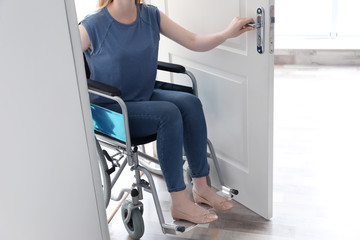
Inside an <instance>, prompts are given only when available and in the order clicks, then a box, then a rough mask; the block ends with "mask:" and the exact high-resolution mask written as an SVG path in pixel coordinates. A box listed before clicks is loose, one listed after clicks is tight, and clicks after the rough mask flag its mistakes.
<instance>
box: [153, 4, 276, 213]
mask: <svg viewBox="0 0 360 240" xmlns="http://www.w3.org/2000/svg"><path fill="white" fill-rule="evenodd" d="M153 3H154V4H156V5H158V7H159V8H160V10H162V11H163V12H165V13H166V14H167V15H168V16H169V17H170V18H172V19H173V20H174V21H175V22H177V23H178V24H180V25H181V26H183V27H185V28H187V29H188V30H190V31H193V32H195V33H212V32H216V31H221V30H222V29H224V28H225V27H227V25H228V24H229V23H230V22H231V20H232V18H233V17H235V16H241V17H246V16H249V17H253V18H254V19H255V18H256V10H257V8H259V7H263V8H264V10H265V17H266V22H265V35H266V36H265V39H266V40H265V43H266V44H265V51H264V53H263V54H259V53H258V52H257V49H256V31H252V32H249V33H246V34H243V35H242V36H240V37H238V38H234V39H229V40H227V41H226V42H225V43H223V44H222V45H220V46H218V47H217V48H215V49H213V50H211V51H208V52H204V53H197V52H192V51H190V50H188V49H185V48H184V47H182V46H179V45H178V44H176V43H174V42H172V41H170V40H168V39H166V38H165V37H162V38H161V46H160V54H159V56H160V59H161V60H165V61H170V62H174V63H179V64H183V65H184V66H186V68H187V69H188V70H190V71H191V72H192V73H193V74H194V75H195V77H196V78H197V80H198V85H199V97H200V99H201V101H202V103H203V107H204V111H205V115H206V120H207V125H208V135H209V139H210V140H211V141H212V143H213V145H214V147H215V150H216V152H217V156H218V158H219V161H220V162H219V164H220V167H221V170H222V173H223V177H224V180H225V183H226V184H227V185H229V186H230V187H233V188H236V189H238V190H239V195H238V196H236V197H235V200H237V201H239V202H240V203H242V204H244V205H245V206H247V207H248V208H250V209H252V210H253V211H255V212H257V213H258V214H260V215H261V216H263V217H265V218H267V219H269V218H271V216H272V137H273V133H272V130H273V128H272V125H273V71H274V70H273V55H272V53H271V52H270V51H269V49H270V48H269V29H270V28H269V26H270V25H269V24H270V17H269V16H270V14H269V13H270V5H271V4H273V1H268V0H228V1H225V2H223V1H219V0H197V1H192V0H181V1H174V0H173V1H168V0H162V1H153ZM170 81H174V82H183V81H185V80H184V79H183V77H181V76H180V77H179V76H178V75H172V76H171V79H170ZM210 164H212V163H211V162H210ZM211 169H215V168H214V167H212V168H211ZM211 179H212V182H213V183H214V186H215V187H218V188H219V187H220V185H219V182H218V181H217V176H216V174H215V171H212V172H211Z"/></svg>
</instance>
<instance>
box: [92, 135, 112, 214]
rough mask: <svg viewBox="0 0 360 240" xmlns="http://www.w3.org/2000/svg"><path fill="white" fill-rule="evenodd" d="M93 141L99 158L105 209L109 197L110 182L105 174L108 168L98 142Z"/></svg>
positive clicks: (107, 174) (108, 176)
mask: <svg viewBox="0 0 360 240" xmlns="http://www.w3.org/2000/svg"><path fill="white" fill-rule="evenodd" d="M95 141H96V148H97V152H98V156H99V157H98V159H99V168H100V177H101V183H102V187H103V192H104V202H105V207H107V206H108V205H109V202H110V197H111V180H110V175H109V173H108V172H107V171H108V169H109V168H108V165H107V162H106V159H105V157H104V154H103V151H102V149H101V147H100V144H99V142H98V141H97V140H95Z"/></svg>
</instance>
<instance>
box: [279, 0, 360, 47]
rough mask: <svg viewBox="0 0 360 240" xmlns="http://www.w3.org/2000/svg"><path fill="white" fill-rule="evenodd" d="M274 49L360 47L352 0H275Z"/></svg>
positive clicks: (355, 10) (353, 0)
mask: <svg viewBox="0 0 360 240" xmlns="http://www.w3.org/2000/svg"><path fill="white" fill-rule="evenodd" d="M275 6H276V7H275V12H276V24H275V33H276V41H275V46H276V48H277V49H360V28H359V27H356V24H357V22H359V20H358V10H359V8H360V2H359V1H355V0H315V1H314V0H301V1H299V0H276V1H275Z"/></svg>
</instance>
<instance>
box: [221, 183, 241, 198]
mask: <svg viewBox="0 0 360 240" xmlns="http://www.w3.org/2000/svg"><path fill="white" fill-rule="evenodd" d="M217 194H219V195H220V196H223V197H226V198H233V197H234V195H238V194H239V191H238V190H236V189H233V188H229V187H226V186H222V188H221V190H220V191H218V192H217Z"/></svg>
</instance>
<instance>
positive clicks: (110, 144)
mask: <svg viewBox="0 0 360 240" xmlns="http://www.w3.org/2000/svg"><path fill="white" fill-rule="evenodd" d="M84 61H85V68H86V75H87V78H88V79H87V82H88V91H89V93H91V94H96V95H98V96H101V97H104V98H107V99H111V100H113V101H114V102H117V103H118V104H119V105H120V107H121V110H122V114H119V113H117V112H113V111H111V110H108V109H105V108H103V107H100V106H96V105H94V104H91V112H92V118H93V125H94V132H95V137H96V144H97V149H98V153H99V167H100V171H101V177H102V185H103V191H104V200H105V204H106V207H107V206H108V204H109V202H110V199H111V200H114V201H120V200H121V199H122V198H123V196H124V194H125V193H126V192H127V193H129V194H130V195H131V200H126V201H125V202H124V203H123V204H122V206H121V215H122V219H123V223H124V226H125V228H126V230H127V232H128V233H129V236H130V237H132V238H133V239H139V238H141V237H142V236H143V234H144V231H145V228H144V221H143V218H142V214H143V212H144V207H143V204H142V202H141V200H142V199H143V191H146V192H149V193H151V194H152V197H153V201H154V204H155V207H156V212H157V215H158V220H159V223H160V226H161V228H162V232H163V233H164V234H177V233H181V232H184V231H185V230H186V228H187V227H189V226H193V225H189V224H186V222H184V221H180V222H179V221H177V222H173V223H165V220H164V216H163V213H162V209H161V205H160V201H159V198H158V194H157V191H156V187H155V184H154V180H153V177H152V173H153V172H157V171H158V170H156V169H158V167H154V168H153V167H151V166H152V165H149V164H146V163H147V162H150V163H154V164H156V165H155V166H157V164H158V160H157V158H156V157H153V156H150V155H149V154H147V153H146V151H144V148H143V146H144V144H147V143H151V142H153V141H155V140H156V134H155V135H151V136H146V137H143V138H131V134H130V132H129V122H128V115H127V110H126V105H125V103H124V101H123V100H122V99H121V92H120V90H119V89H117V88H115V87H113V86H109V85H106V84H103V83H100V82H97V81H95V80H91V79H89V76H90V71H89V68H88V66H87V63H86V59H85V58H84ZM157 68H158V70H162V71H167V72H171V73H175V74H185V75H187V76H188V77H189V78H190V80H191V83H192V87H187V86H181V85H177V84H172V83H166V82H160V81H156V84H155V88H161V89H166V90H173V91H184V92H188V93H192V94H195V95H196V96H197V94H198V90H197V83H196V79H195V77H194V75H193V74H192V73H191V72H190V71H188V70H186V68H185V67H183V66H181V65H177V64H172V63H166V62H160V61H159V62H158V66H157ZM121 123H123V124H121ZM207 143H208V150H209V151H208V153H207V155H208V158H210V159H212V160H213V162H214V166H215V170H216V172H217V175H218V177H219V182H220V184H221V185H222V187H221V190H220V191H219V192H218V194H221V195H222V196H225V197H227V198H232V197H233V196H234V195H237V194H238V191H237V190H236V189H232V188H230V187H228V186H226V185H225V184H224V181H223V178H222V175H221V172H220V167H219V164H218V161H217V158H216V154H215V150H214V147H213V145H212V143H211V142H210V140H208V142H207ZM103 148H104V149H103ZM139 148H140V150H139ZM106 149H112V150H114V152H115V154H113V155H111V156H110V154H109V153H108V151H107V150H106ZM139 159H142V160H141V161H140V160H139ZM144 159H145V161H144ZM127 165H128V166H130V169H131V171H133V172H134V173H135V175H134V177H135V181H134V182H135V183H134V184H133V186H132V188H131V189H130V188H125V189H121V191H120V192H119V193H112V192H111V191H112V188H113V187H114V185H115V183H116V182H117V180H118V179H119V177H120V175H121V173H122V172H123V170H124V169H125V167H126V166H127ZM141 172H142V173H143V174H144V175H145V176H146V180H145V179H143V178H142V176H141ZM112 174H114V176H112V177H110V175H112ZM186 176H187V180H188V183H189V184H190V187H191V186H192V183H191V175H190V171H189V169H188V170H187V172H186ZM207 183H208V185H209V186H211V181H210V178H209V177H208V179H207Z"/></svg>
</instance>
